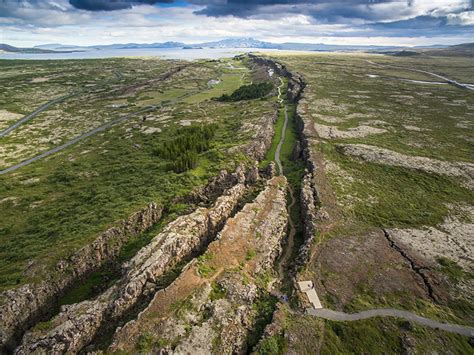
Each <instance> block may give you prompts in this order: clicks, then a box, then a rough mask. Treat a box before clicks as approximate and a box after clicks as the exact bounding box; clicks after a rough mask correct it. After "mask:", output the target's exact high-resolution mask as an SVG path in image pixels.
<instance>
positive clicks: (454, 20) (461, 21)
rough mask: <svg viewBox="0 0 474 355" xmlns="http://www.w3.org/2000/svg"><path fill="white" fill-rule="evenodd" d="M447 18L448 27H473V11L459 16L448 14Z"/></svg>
mask: <svg viewBox="0 0 474 355" xmlns="http://www.w3.org/2000/svg"><path fill="white" fill-rule="evenodd" d="M447 18H448V24H450V25H461V26H467V25H470V26H473V25H474V11H465V12H461V13H460V14H448V15H447Z"/></svg>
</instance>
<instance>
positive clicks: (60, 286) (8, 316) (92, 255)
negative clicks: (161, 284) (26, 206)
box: [0, 203, 162, 350]
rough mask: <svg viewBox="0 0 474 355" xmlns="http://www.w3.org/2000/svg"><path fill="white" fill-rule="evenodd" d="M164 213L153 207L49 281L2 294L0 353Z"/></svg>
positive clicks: (102, 238) (82, 253)
mask: <svg viewBox="0 0 474 355" xmlns="http://www.w3.org/2000/svg"><path fill="white" fill-rule="evenodd" d="M161 212H162V208H161V206H158V205H157V204H155V203H150V204H149V205H148V206H147V207H146V208H144V209H143V210H141V211H139V212H136V213H134V214H132V215H131V216H130V217H129V218H127V219H125V220H122V221H120V222H119V223H118V224H117V226H115V227H112V228H109V229H108V230H106V231H105V232H104V233H102V234H100V235H99V236H98V237H97V238H96V239H95V240H94V242H92V243H91V244H89V245H86V246H85V247H83V248H81V249H79V250H78V251H77V252H75V253H74V254H73V255H72V256H71V257H70V258H69V259H67V260H61V261H60V262H59V263H58V264H57V266H56V269H55V270H54V271H53V272H52V273H51V274H50V276H49V277H48V278H47V279H46V280H43V281H42V282H40V283H39V284H26V285H24V286H21V287H19V288H17V289H14V290H8V291H5V292H4V293H3V294H2V297H3V298H4V302H3V304H2V306H1V307H0V337H1V338H0V350H1V349H8V348H9V347H10V346H11V344H12V343H13V342H14V338H15V337H17V336H19V334H21V333H22V332H23V331H24V330H26V329H27V328H28V327H29V326H31V325H32V324H33V323H34V321H36V319H38V317H41V316H42V315H43V314H47V312H48V309H52V308H53V305H54V303H55V302H56V300H57V298H58V297H59V296H60V295H61V294H62V293H63V292H64V290H66V289H67V288H68V287H70V286H71V285H72V284H73V283H74V281H76V280H78V279H80V278H81V277H84V276H85V275H87V274H88V273H89V272H91V271H93V270H95V269H97V268H98V267H100V266H101V265H103V264H104V263H106V262H107V261H109V260H110V259H111V258H113V257H115V256H116V255H117V254H118V252H119V251H120V249H121V247H122V245H123V244H124V242H125V241H126V240H127V239H128V238H129V237H130V236H133V235H136V234H138V233H141V232H143V231H145V230H146V229H148V228H149V227H151V226H152V225H153V224H154V223H156V222H157V221H158V220H159V219H160V218H161Z"/></svg>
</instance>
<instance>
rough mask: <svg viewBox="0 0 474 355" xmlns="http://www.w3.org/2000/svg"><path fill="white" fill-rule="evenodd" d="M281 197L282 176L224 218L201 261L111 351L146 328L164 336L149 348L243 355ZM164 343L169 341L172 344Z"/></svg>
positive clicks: (273, 252) (283, 216) (280, 228)
mask: <svg viewBox="0 0 474 355" xmlns="http://www.w3.org/2000/svg"><path fill="white" fill-rule="evenodd" d="M285 195H286V179H285V178H284V177H275V178H273V179H272V180H270V181H269V182H268V184H267V186H266V188H265V189H264V190H263V191H262V192H261V193H260V194H259V195H258V196H257V198H256V199H255V200H254V201H253V202H252V203H249V204H246V205H245V206H244V208H243V209H242V211H241V212H239V213H237V214H236V215H235V217H233V218H231V219H229V220H228V221H227V223H226V224H225V226H224V228H223V229H222V231H221V232H220V233H219V237H218V240H216V241H214V242H212V243H211V244H210V245H209V247H208V251H207V253H206V254H205V255H204V257H203V258H201V260H199V259H194V260H193V261H192V262H191V263H190V264H188V266H187V267H186V268H185V270H184V271H183V273H182V274H181V275H180V276H179V277H178V278H177V279H176V280H175V281H174V282H173V283H172V284H171V285H170V286H169V287H168V288H166V289H163V290H160V291H159V292H157V293H156V295H155V297H154V299H153V300H152V302H150V305H149V306H148V307H147V308H146V309H145V310H144V311H143V312H141V313H140V315H139V316H138V317H137V319H136V320H134V321H131V322H129V323H127V324H126V325H125V326H124V327H123V328H121V329H118V331H117V333H116V334H115V337H114V342H113V344H112V346H111V347H110V348H109V351H110V352H117V351H121V350H124V351H126V352H134V351H136V348H135V347H134V346H135V344H136V342H138V341H139V339H140V337H141V336H142V335H143V334H144V333H147V334H150V335H152V336H156V337H159V338H160V339H161V340H162V342H161V345H160V344H158V345H154V347H155V348H154V349H149V351H156V352H158V350H160V349H159V347H162V348H163V347H164V348H165V349H161V350H165V351H172V352H173V353H176V354H189V353H203V354H209V353H211V352H212V353H245V351H246V350H247V340H248V336H249V334H250V333H251V332H253V331H254V327H255V322H256V319H257V318H258V316H259V310H258V307H255V304H257V303H258V302H263V301H262V299H263V298H264V297H266V285H265V283H264V282H262V279H263V278H264V277H265V276H264V275H266V273H267V272H269V271H270V270H271V269H272V268H273V265H274V263H275V260H276V259H277V257H278V256H279V254H280V253H281V243H282V240H283V238H284V236H285V235H286V227H287V219H288V214H287V211H286V196H285ZM203 263H206V264H205V267H204V265H203ZM203 270H205V272H204V271H203ZM167 343H174V347H173V349H171V348H167V347H166V344H167Z"/></svg>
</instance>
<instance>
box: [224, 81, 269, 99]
mask: <svg viewBox="0 0 474 355" xmlns="http://www.w3.org/2000/svg"><path fill="white" fill-rule="evenodd" d="M272 90H273V83H272V82H271V81H265V82H263V83H257V84H250V85H244V86H241V87H240V88H238V89H237V90H235V91H234V92H233V93H232V94H231V95H227V94H224V95H222V96H220V97H218V98H217V101H224V102H235V101H241V100H252V99H258V98H260V97H264V96H266V95H268V94H269V93H270V91H272Z"/></svg>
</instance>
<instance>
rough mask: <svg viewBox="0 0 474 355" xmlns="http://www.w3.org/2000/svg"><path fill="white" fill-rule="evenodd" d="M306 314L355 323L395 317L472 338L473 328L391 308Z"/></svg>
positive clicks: (325, 310) (313, 311) (309, 311)
mask: <svg viewBox="0 0 474 355" xmlns="http://www.w3.org/2000/svg"><path fill="white" fill-rule="evenodd" d="M306 313H307V314H309V315H312V316H316V317H320V318H324V319H327V320H332V321H357V320H363V319H368V318H373V317H397V318H404V319H406V320H409V321H412V322H415V323H418V324H421V325H424V326H427V327H430V328H435V329H441V330H445V331H447V332H451V333H457V334H461V335H465V336H468V337H472V336H474V328H472V327H468V326H463V325H457V324H449V323H441V322H438V321H435V320H432V319H429V318H425V317H421V316H419V315H417V314H415V313H412V312H408V311H403V310H399V309H393V308H380V309H369V310H367V311H362V312H358V313H344V312H338V311H332V310H330V309H326V308H323V309H314V308H308V309H307V310H306Z"/></svg>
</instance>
